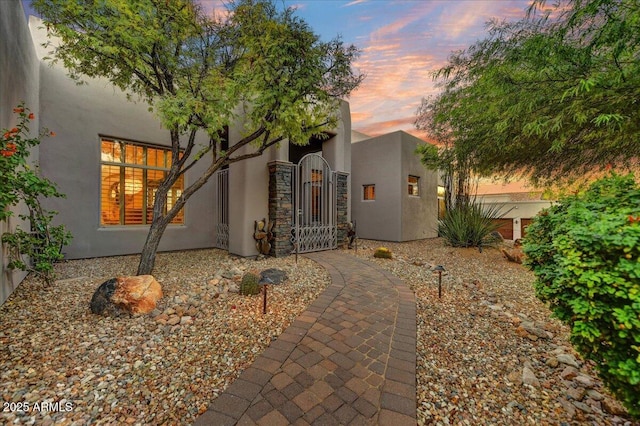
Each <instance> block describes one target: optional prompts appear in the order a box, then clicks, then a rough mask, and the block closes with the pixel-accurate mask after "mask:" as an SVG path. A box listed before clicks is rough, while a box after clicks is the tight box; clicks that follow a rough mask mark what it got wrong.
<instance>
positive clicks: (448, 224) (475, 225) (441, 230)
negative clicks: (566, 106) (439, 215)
mask: <svg viewBox="0 0 640 426" xmlns="http://www.w3.org/2000/svg"><path fill="white" fill-rule="evenodd" d="M503 207H504V205H486V204H484V203H482V202H479V201H476V200H470V201H467V202H461V203H457V204H456V205H455V206H453V207H452V208H451V209H449V210H447V212H446V213H445V216H444V218H443V219H441V220H439V221H438V234H439V235H440V236H441V237H443V238H445V239H446V240H447V242H448V243H449V244H450V245H452V246H454V247H480V248H482V247H483V246H490V245H493V244H496V243H497V242H499V241H500V240H501V237H500V236H499V234H498V233H497V232H496V231H497V230H498V228H499V227H500V224H498V223H496V222H495V221H494V219H500V218H502V217H504V216H505V215H506V214H507V213H508V212H509V211H510V210H507V211H504V212H503V211H502V209H503Z"/></svg>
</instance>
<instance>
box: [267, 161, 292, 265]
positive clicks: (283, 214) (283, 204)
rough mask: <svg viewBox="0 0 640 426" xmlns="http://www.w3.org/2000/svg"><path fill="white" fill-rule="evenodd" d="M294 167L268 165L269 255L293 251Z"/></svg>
mask: <svg viewBox="0 0 640 426" xmlns="http://www.w3.org/2000/svg"><path fill="white" fill-rule="evenodd" d="M294 169H295V166H294V165H293V163H289V162H286V161H272V162H270V163H269V220H271V221H273V222H274V226H273V237H274V239H273V241H271V251H270V252H269V254H270V255H271V256H275V257H283V256H288V255H290V254H291V252H292V251H293V244H292V243H291V227H292V226H293V217H292V212H291V210H292V209H293V176H294V175H293V172H294Z"/></svg>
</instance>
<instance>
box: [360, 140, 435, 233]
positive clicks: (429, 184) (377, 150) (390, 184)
mask: <svg viewBox="0 0 640 426" xmlns="http://www.w3.org/2000/svg"><path fill="white" fill-rule="evenodd" d="M424 143H425V142H424V141H423V140H421V139H419V138H417V137H415V136H412V135H410V134H409V133H406V132H404V131H396V132H392V133H387V134H384V135H381V136H376V137H366V135H363V134H361V133H360V134H354V136H353V137H352V144H351V158H352V159H351V172H352V178H351V187H352V192H353V196H352V198H351V211H352V218H353V220H354V221H355V222H356V227H357V233H358V236H359V237H360V238H367V239H372V240H383V241H410V240H418V239H423V238H434V237H437V218H438V200H437V192H438V177H437V173H436V172H434V171H429V170H427V169H426V168H425V167H424V166H423V165H422V163H421V162H420V158H419V156H418V155H416V153H415V151H416V148H417V147H418V145H421V144H424Z"/></svg>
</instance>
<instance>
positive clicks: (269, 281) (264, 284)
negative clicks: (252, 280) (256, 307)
mask: <svg viewBox="0 0 640 426" xmlns="http://www.w3.org/2000/svg"><path fill="white" fill-rule="evenodd" d="M269 284H273V280H272V279H271V278H269V277H264V278H260V281H259V282H258V285H259V286H262V314H263V315H264V314H266V313H267V287H268V286H269Z"/></svg>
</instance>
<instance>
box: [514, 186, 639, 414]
mask: <svg viewBox="0 0 640 426" xmlns="http://www.w3.org/2000/svg"><path fill="white" fill-rule="evenodd" d="M523 250H524V253H525V254H526V256H527V260H526V264H527V265H528V266H529V267H530V268H531V269H532V270H533V272H534V273H535V275H536V279H537V280H536V283H535V288H536V294H537V296H538V297H539V298H540V299H541V300H543V301H545V302H547V303H549V305H550V307H551V309H552V310H553V312H554V314H555V315H556V316H557V317H558V318H559V319H560V320H562V321H563V322H565V323H567V324H568V325H570V326H571V341H572V343H573V344H574V345H575V347H576V349H577V350H578V351H579V352H580V353H581V354H582V355H583V356H584V357H585V358H588V359H591V360H593V361H595V363H596V365H597V367H598V370H599V373H600V376H601V378H602V379H603V381H604V382H605V383H606V384H607V386H608V387H609V388H610V389H611V391H612V392H613V393H614V394H615V395H616V396H617V397H618V398H619V399H620V400H621V401H622V403H623V404H624V405H625V406H626V407H627V409H628V410H629V413H630V414H631V415H632V416H634V417H640V187H639V186H638V184H636V182H635V181H634V178H633V176H632V175H628V176H618V175H615V174H612V175H611V176H609V177H607V178H604V179H601V180H599V181H597V182H595V183H593V184H592V185H591V186H590V187H589V189H588V190H587V191H586V192H585V193H584V194H581V195H574V196H571V197H567V198H565V199H562V200H561V201H560V203H559V204H557V205H554V206H552V207H550V208H549V209H547V210H545V211H544V212H542V213H541V214H540V215H539V216H538V217H536V218H535V220H534V221H533V223H532V224H531V225H530V226H529V227H528V228H527V237H526V238H525V241H524V246H523Z"/></svg>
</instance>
